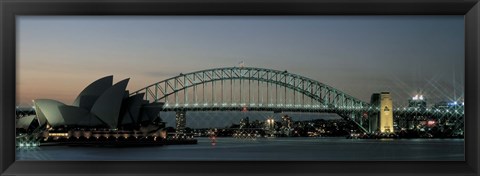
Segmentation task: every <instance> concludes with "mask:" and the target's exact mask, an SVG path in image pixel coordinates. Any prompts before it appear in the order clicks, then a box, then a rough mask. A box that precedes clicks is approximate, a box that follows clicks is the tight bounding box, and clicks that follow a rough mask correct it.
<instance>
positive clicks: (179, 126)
mask: <svg viewBox="0 0 480 176" xmlns="http://www.w3.org/2000/svg"><path fill="white" fill-rule="evenodd" d="M185 113H186V112H185V111H177V113H176V115H175V127H176V133H177V134H183V133H185V127H186V125H187V119H186V116H185Z"/></svg>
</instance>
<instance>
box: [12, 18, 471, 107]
mask: <svg viewBox="0 0 480 176" xmlns="http://www.w3.org/2000/svg"><path fill="white" fill-rule="evenodd" d="M463 24H464V22H463V16H441V17H438V16H421V17H411V16H380V17H371V16H358V17H357V16H320V17H188V16H183V17H175V16H166V17H153V16H149V17H52V16H44V17H33V16H22V17H19V24H18V30H19V31H18V61H17V67H18V68H19V69H18V71H17V74H18V76H17V92H18V93H17V104H18V105H29V104H30V101H31V100H32V99H38V98H49V99H57V100H60V101H62V102H64V103H71V102H73V99H74V98H75V97H76V96H77V95H78V94H79V93H80V90H81V89H82V88H83V87H85V86H86V85H87V84H88V83H89V82H91V81H93V80H95V79H96V78H98V77H102V76H106V75H115V77H116V80H115V81H119V80H120V79H124V78H132V82H131V84H130V85H129V86H128V89H129V90H131V91H135V90H138V89H141V88H143V87H145V86H148V85H150V84H152V83H155V82H158V81H161V80H164V79H167V78H170V77H173V76H176V75H178V74H180V73H188V72H193V71H198V70H204V69H209V68H217V67H231V66H238V63H239V62H244V64H245V65H246V66H251V67H264V68H271V69H276V70H288V71H289V72H290V73H294V74H298V75H303V76H306V77H309V78H312V79H314V80H318V81H320V82H322V83H325V84H327V85H330V86H332V87H335V88H337V89H339V90H342V91H343V92H345V93H347V94H349V95H352V96H354V97H356V98H359V99H361V100H363V101H366V102H369V100H370V95H371V94H372V93H378V92H381V91H390V92H391V93H392V97H393V99H394V100H393V101H394V104H395V105H406V104H407V103H408V102H407V99H408V98H410V97H412V96H414V95H415V94H423V95H424V96H425V97H426V98H427V99H428V100H429V104H433V103H436V102H438V101H441V100H443V101H445V100H447V101H455V100H459V101H461V100H463V89H464V42H463V41H464V31H463V27H464V26H463ZM292 58H293V59H292ZM359 87H361V89H359Z"/></svg>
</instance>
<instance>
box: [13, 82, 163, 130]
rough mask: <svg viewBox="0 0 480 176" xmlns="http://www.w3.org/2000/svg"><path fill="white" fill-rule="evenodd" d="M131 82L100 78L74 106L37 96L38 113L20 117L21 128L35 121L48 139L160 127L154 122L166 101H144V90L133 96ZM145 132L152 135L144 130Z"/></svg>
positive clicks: (34, 102) (156, 120)
mask: <svg viewBox="0 0 480 176" xmlns="http://www.w3.org/2000/svg"><path fill="white" fill-rule="evenodd" d="M128 81H129V79H124V80H122V81H120V82H118V83H116V84H113V76H106V77H103V78H100V79H98V80H96V81H94V82H93V83H91V84H90V85H88V86H87V87H86V88H85V89H83V91H81V93H80V94H79V95H78V96H77V97H76V99H75V101H74V102H73V103H72V105H67V104H64V103H62V102H59V101H57V100H52V99H35V100H33V101H32V102H33V104H34V109H35V115H33V116H28V117H23V118H21V119H19V120H18V121H17V128H25V127H26V126H28V125H29V122H32V121H34V122H36V123H38V128H42V129H45V133H44V134H45V135H46V136H45V137H47V138H48V137H72V136H71V134H72V133H73V132H74V131H78V130H80V131H84V132H82V135H83V136H84V137H90V136H92V134H90V132H92V131H95V132H98V133H100V131H103V132H101V133H102V135H103V133H105V135H103V136H105V137H107V138H108V137H111V136H115V135H117V136H116V137H117V138H118V133H120V132H121V133H125V134H132V135H136V134H137V132H135V131H142V130H144V129H145V130H144V131H146V129H160V128H159V127H158V126H155V125H154V122H158V121H159V120H158V118H160V117H159V112H160V110H162V107H163V103H157V102H153V103H150V102H149V101H147V100H143V97H144V94H143V93H140V94H134V95H130V94H129V91H128V90H126V87H127V84H128ZM157 124H160V123H157ZM150 132H151V133H152V134H153V133H156V131H150ZM57 133H58V134H63V135H62V136H58V134H57ZM107 133H108V134H107ZM64 134H68V135H67V136H65V135H64ZM102 135H99V136H98V137H100V136H102ZM142 135H143V136H145V135H149V134H147V133H143V132H142ZM98 137H97V138H98ZM126 137H127V135H126Z"/></svg>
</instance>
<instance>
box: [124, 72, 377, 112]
mask: <svg viewBox="0 0 480 176" xmlns="http://www.w3.org/2000/svg"><path fill="white" fill-rule="evenodd" d="M228 80H247V81H257V82H258V83H259V82H264V83H267V84H266V89H265V90H263V91H266V92H267V93H266V94H267V96H268V95H270V94H271V93H270V94H269V93H268V91H275V93H274V94H276V95H278V91H282V90H279V89H278V86H280V87H283V88H284V89H283V91H285V90H287V89H288V90H292V91H293V96H294V99H295V96H296V95H299V96H307V97H308V98H310V99H311V100H312V101H316V102H318V103H319V104H321V105H322V106H317V107H313V106H309V105H311V104H307V105H305V104H303V105H296V106H295V105H292V104H290V105H289V104H287V103H286V102H287V101H286V99H287V98H286V97H283V100H278V99H277V98H278V96H275V98H276V99H277V100H275V102H276V104H274V105H271V106H275V107H281V108H293V107H297V108H299V109H300V108H305V109H315V108H317V109H332V108H333V109H350V108H354V109H355V108H356V109H359V108H361V109H363V108H366V107H368V106H369V104H368V103H366V102H363V101H361V100H359V99H357V98H355V97H353V96H350V95H348V94H346V93H344V92H342V91H340V90H337V89H335V88H333V87H331V86H328V85H326V84H323V83H321V82H318V81H315V80H313V79H310V78H307V77H303V76H300V75H296V74H292V73H289V72H287V71H279V70H272V69H265V68H254V67H227V68H215V69H208V70H202V71H196V72H192V73H187V74H180V75H178V76H175V77H172V78H169V79H166V80H163V81H160V82H157V83H154V84H152V85H150V86H147V87H145V88H142V89H140V90H138V91H135V92H132V93H131V94H132V95H135V94H139V93H144V94H145V95H144V99H145V100H148V101H150V102H152V101H153V102H159V101H162V100H165V99H166V98H167V97H169V96H175V102H174V104H176V103H177V102H179V100H178V99H179V94H180V93H182V91H183V92H186V91H187V89H189V88H192V89H194V90H193V91H194V92H195V93H196V90H195V88H197V87H198V86H205V85H206V84H208V83H210V84H209V85H207V86H211V87H210V88H211V91H212V93H211V94H210V96H211V97H210V98H205V96H203V99H202V100H201V101H198V100H194V101H196V103H198V102H199V104H200V107H201V106H202V105H203V106H208V107H212V106H213V107H215V106H218V107H222V106H224V105H222V104H217V105H214V104H210V105H208V104H207V105H205V103H206V102H207V101H208V102H215V101H220V102H225V98H227V97H223V93H222V96H221V97H220V98H219V99H218V97H216V96H214V94H215V93H214V92H215V91H216V90H215V83H214V82H221V87H222V88H221V90H217V91H228V90H226V89H225V86H230V87H229V88H230V90H231V91H232V87H234V86H235V85H231V84H230V85H227V84H228ZM230 83H232V82H230ZM239 84H240V85H238V86H239V87H242V85H241V84H242V81H240V83H239ZM243 84H249V87H250V85H253V84H255V83H253V84H252V82H249V83H243ZM269 86H277V87H275V90H272V89H273V87H269ZM257 88H259V87H257ZM259 89H260V88H259ZM257 91H258V92H259V91H260V90H257ZM251 92H252V90H248V93H251ZM195 93H194V94H195ZM239 93H240V94H241V93H242V91H240V92H239ZM297 93H298V94H297ZM203 94H205V93H204V92H203ZM184 95H186V94H184ZM230 95H232V93H231V94H230ZM194 96H195V95H194ZM240 96H241V95H240ZM183 98H184V100H183V101H184V102H187V101H189V100H188V96H183ZM248 101H251V100H248ZM257 101H259V100H257ZM164 102H165V101H164ZM231 103H235V104H236V105H238V106H241V105H242V103H244V105H243V106H247V107H251V106H252V104H253V103H255V102H247V103H245V102H231ZM271 103H273V102H270V101H269V99H268V98H267V103H266V105H263V103H257V104H256V106H266V107H268V104H271ZM185 105H186V106H189V105H190V106H193V105H192V104H185V103H184V104H183V105H181V106H183V107H184V108H186V107H185ZM292 106H293V107H292Z"/></svg>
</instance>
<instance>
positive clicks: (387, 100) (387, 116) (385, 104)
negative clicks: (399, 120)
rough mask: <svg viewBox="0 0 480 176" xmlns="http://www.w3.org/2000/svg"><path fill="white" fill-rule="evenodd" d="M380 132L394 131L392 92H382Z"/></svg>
mask: <svg viewBox="0 0 480 176" xmlns="http://www.w3.org/2000/svg"><path fill="white" fill-rule="evenodd" d="M380 132H382V133H393V132H394V130H393V102H392V97H391V95H390V92H382V93H381V94H380Z"/></svg>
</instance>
